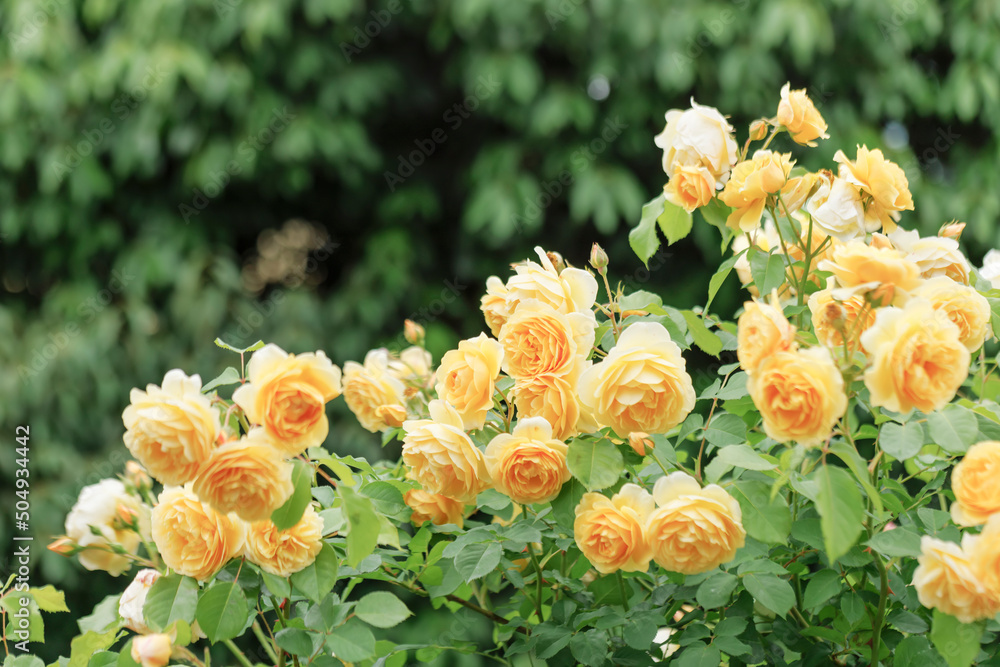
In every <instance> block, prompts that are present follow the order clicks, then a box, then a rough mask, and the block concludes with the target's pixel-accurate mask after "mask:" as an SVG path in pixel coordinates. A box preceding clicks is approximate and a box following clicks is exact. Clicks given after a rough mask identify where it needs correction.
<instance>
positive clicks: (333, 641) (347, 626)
mask: <svg viewBox="0 0 1000 667" xmlns="http://www.w3.org/2000/svg"><path fill="white" fill-rule="evenodd" d="M326 645H327V648H329V649H330V650H331V651H333V653H334V655H336V656H337V657H338V658H340V659H341V660H343V661H344V662H361V661H362V660H367V659H368V658H371V657H372V656H373V655H375V635H373V634H372V631H371V630H369V629H368V626H366V625H364V624H363V623H362V622H361V621H359V620H357V619H354V618H352V619H349V620H348V621H347V622H346V623H344V624H343V625H342V626H340V627H339V628H334V629H333V630H332V631H331V632H330V634H329V635H328V636H327V639H326Z"/></svg>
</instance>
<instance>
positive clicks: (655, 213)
mask: <svg viewBox="0 0 1000 667" xmlns="http://www.w3.org/2000/svg"><path fill="white" fill-rule="evenodd" d="M665 201H666V200H665V199H664V198H663V193H662V192H661V193H660V194H659V196H657V197H655V198H653V199H651V200H649V201H648V202H646V203H645V204H643V206H642V217H640V218H639V224H638V226H636V227H633V228H632V231H630V232H629V233H628V244H629V246H631V248H632V251H633V252H634V253H635V254H636V255H637V256H638V257H639V259H641V260H642V263H643V264H647V263H648V262H649V258H650V257H652V256H653V255H654V254H655V253H656V250H657V248H659V247H660V240H659V239H658V238H657V237H656V218H658V217H659V216H660V214H661V213H663V204H664V203H665Z"/></svg>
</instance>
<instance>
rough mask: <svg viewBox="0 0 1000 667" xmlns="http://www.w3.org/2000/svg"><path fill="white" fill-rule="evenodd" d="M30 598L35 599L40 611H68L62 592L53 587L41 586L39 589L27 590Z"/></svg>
mask: <svg viewBox="0 0 1000 667" xmlns="http://www.w3.org/2000/svg"><path fill="white" fill-rule="evenodd" d="M28 592H29V593H31V597H33V598H35V602H37V603H38V608H39V609H41V610H42V611H49V612H54V611H69V607H67V606H66V596H65V595H64V594H63V592H62V591H57V590H56V589H55V586H51V585H49V586H42V587H41V588H31V589H28Z"/></svg>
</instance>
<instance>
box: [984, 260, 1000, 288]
mask: <svg viewBox="0 0 1000 667" xmlns="http://www.w3.org/2000/svg"><path fill="white" fill-rule="evenodd" d="M979 273H980V275H982V277H983V278H985V279H986V280H989V281H990V284H991V285H992V286H993V289H1000V250H990V251H989V252H987V253H986V256H985V257H983V268H981V269H980V270H979Z"/></svg>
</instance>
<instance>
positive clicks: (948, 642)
mask: <svg viewBox="0 0 1000 667" xmlns="http://www.w3.org/2000/svg"><path fill="white" fill-rule="evenodd" d="M984 627H985V623H984V622H983V621H977V622H975V623H962V622H961V621H959V620H958V619H957V618H955V617H954V616H951V615H949V614H945V613H943V612H941V611H938V610H937V609H935V610H934V621H933V623H932V624H931V641H932V642H933V643H934V648H936V649H937V650H938V653H940V654H941V657H943V658H944V660H945V662H947V663H948V667H969V665H971V664H972V661H973V660H975V658H976V655H978V654H979V642H980V640H981V639H982V636H983V629H984Z"/></svg>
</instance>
